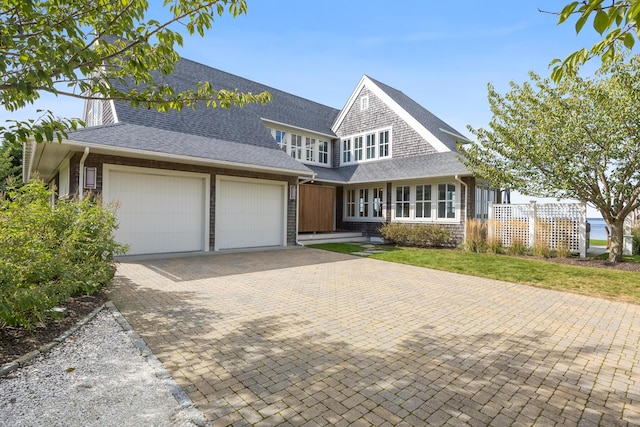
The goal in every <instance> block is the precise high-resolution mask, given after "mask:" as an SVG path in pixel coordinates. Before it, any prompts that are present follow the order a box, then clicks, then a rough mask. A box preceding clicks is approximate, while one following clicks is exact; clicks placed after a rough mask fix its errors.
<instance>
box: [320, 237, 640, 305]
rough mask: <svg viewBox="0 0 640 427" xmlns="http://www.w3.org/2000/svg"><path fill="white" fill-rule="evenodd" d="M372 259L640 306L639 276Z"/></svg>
mask: <svg viewBox="0 0 640 427" xmlns="http://www.w3.org/2000/svg"><path fill="white" fill-rule="evenodd" d="M334 245H336V246H334ZM354 246H355V247H357V249H356V248H353V247H354ZM314 247H316V248H318V249H326V250H334V248H336V247H341V248H343V250H342V251H341V252H342V253H352V252H358V251H359V250H361V249H362V248H361V247H360V245H357V244H326V245H314ZM386 248H389V249H391V248H390V247H386ZM347 250H349V251H350V252H347ZM370 258H375V259H379V260H384V261H390V262H398V263H402V264H409V265H415V266H419V267H426V268H433V269H436V270H444V271H450V272H454V273H461V274H467V275H471V276H477V277H486V278H489V279H497V280H504V281H507V282H513V283H521V284H526V285H532V286H537V287H540V288H545V289H555V290H562V291H570V292H577V293H580V294H584V295H591V296H599V297H605V298H610V299H615V300H619V301H626V302H633V303H636V304H640V273H636V272H629V271H621V270H614V269H607V268H596V267H581V266H574V265H566V264H560V263H554V262H550V261H544V260H538V259H530V258H522V257H512V256H507V255H494V254H478V253H472V252H464V251H461V250H454V249H449V250H448V249H416V248H393V250H389V251H388V252H385V253H380V254H374V255H371V256H370Z"/></svg>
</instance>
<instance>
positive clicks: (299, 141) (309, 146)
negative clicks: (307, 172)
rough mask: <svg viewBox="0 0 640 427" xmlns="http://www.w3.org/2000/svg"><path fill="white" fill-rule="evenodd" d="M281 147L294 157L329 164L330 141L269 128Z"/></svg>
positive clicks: (308, 161)
mask: <svg viewBox="0 0 640 427" xmlns="http://www.w3.org/2000/svg"><path fill="white" fill-rule="evenodd" d="M269 131H270V132H271V135H272V136H273V139H275V140H276V142H277V143H278V145H279V146H280V148H282V150H283V151H285V152H286V153H287V154H289V155H290V156H291V157H293V158H294V159H298V160H300V161H302V162H304V163H316V164H322V165H328V164H329V159H330V158H331V153H330V150H331V148H330V147H331V146H330V144H329V142H327V141H322V140H319V139H317V138H314V137H312V136H308V135H300V134H296V133H292V132H286V131H284V130H281V129H271V128H269Z"/></svg>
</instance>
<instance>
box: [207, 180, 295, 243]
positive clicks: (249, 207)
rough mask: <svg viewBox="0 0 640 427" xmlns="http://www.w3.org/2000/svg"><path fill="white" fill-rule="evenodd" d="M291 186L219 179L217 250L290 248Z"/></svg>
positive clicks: (217, 187) (216, 204) (216, 218)
mask: <svg viewBox="0 0 640 427" xmlns="http://www.w3.org/2000/svg"><path fill="white" fill-rule="evenodd" d="M286 191H287V183H286V182H280V181H269V180H260V179H248V178H235V177H226V176H218V177H217V179H216V192H215V193H216V203H215V207H216V208H215V210H216V213H215V250H221V249H239V248H255V247H267V246H284V245H286V220H287V218H286V212H287V209H286V203H287V199H286Z"/></svg>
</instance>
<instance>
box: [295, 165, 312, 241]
mask: <svg viewBox="0 0 640 427" xmlns="http://www.w3.org/2000/svg"><path fill="white" fill-rule="evenodd" d="M315 178H316V174H315V172H314V173H313V175H312V176H311V178H302V177H298V185H297V186H296V246H302V243H300V241H299V240H298V234H299V233H298V230H299V228H300V197H299V196H300V184H306V183H307V182H311V183H313V180H314V179H315Z"/></svg>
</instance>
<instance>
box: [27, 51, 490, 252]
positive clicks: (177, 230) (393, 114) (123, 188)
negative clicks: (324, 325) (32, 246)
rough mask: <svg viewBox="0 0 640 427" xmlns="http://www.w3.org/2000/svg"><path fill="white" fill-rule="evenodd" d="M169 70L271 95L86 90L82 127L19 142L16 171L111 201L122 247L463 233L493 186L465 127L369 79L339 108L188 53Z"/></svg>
mask: <svg viewBox="0 0 640 427" xmlns="http://www.w3.org/2000/svg"><path fill="white" fill-rule="evenodd" d="M165 78H166V79H167V80H168V83H170V84H172V85H174V86H176V87H178V88H179V89H180V88H186V87H187V86H192V85H193V84H194V83H195V82H199V81H209V82H211V83H212V85H213V87H220V88H229V89H233V88H238V89H240V90H242V91H245V92H253V93H257V92H260V91H264V90H266V91H269V92H270V93H271V94H272V96H273V101H272V102H271V103H270V104H268V105H266V106H262V105H249V106H246V107H244V108H242V109H240V108H231V109H220V108H218V109H206V108H200V109H197V110H195V111H194V110H191V109H185V110H183V111H181V112H179V113H178V112H170V113H159V112H156V111H154V110H149V109H136V108H132V107H131V106H129V105H127V104H125V103H119V102H113V101H92V102H88V103H87V104H86V105H85V111H84V120H85V122H86V123H87V127H86V128H84V129H81V130H78V131H75V132H71V133H70V134H69V139H68V140H66V141H64V142H63V143H62V144H58V143H46V144H35V143H31V144H27V145H26V146H25V162H24V176H26V177H28V176H30V175H31V173H33V172H36V171H37V172H39V173H40V176H42V177H43V178H44V179H45V180H47V181H50V182H54V183H55V184H56V185H57V188H58V192H59V194H60V195H61V196H64V195H66V194H77V193H78V190H79V189H81V190H82V191H83V192H84V191H88V190H90V191H93V192H95V193H101V194H102V196H103V200H105V201H111V200H116V201H118V203H119V205H120V206H119V208H118V211H117V216H118V220H119V224H120V228H119V230H118V232H117V236H116V237H117V239H118V240H120V241H121V242H123V243H127V244H129V245H130V252H129V253H130V254H149V253H168V252H188V251H212V250H216V251H217V250H226V249H236V248H255V247H272V246H291V245H296V244H297V243H298V242H299V241H301V240H304V239H312V240H314V239H315V240H314V241H318V240H317V238H318V236H320V235H323V236H324V234H323V233H335V232H336V231H350V232H356V233H358V235H361V236H362V237H363V238H372V237H376V236H377V230H378V228H379V227H380V226H381V225H382V224H383V223H385V222H403V223H426V224H440V225H442V226H445V227H450V228H453V229H454V231H455V232H456V235H457V236H458V238H459V239H460V238H461V237H462V234H463V229H464V223H465V220H466V218H484V217H486V213H487V205H488V202H489V201H492V200H494V199H495V197H496V196H497V193H496V192H495V191H493V190H491V189H489V188H488V187H487V186H486V185H484V184H482V183H480V182H477V181H476V179H474V178H473V177H472V176H471V174H470V173H469V172H468V171H467V170H466V168H465V167H464V165H463V164H462V163H461V162H460V161H459V160H458V159H457V153H456V144H457V143H458V142H465V141H466V139H465V137H464V136H463V135H461V134H460V133H459V132H457V131H456V130H455V129H453V128H452V127H450V126H449V125H447V124H446V123H445V122H443V121H442V120H440V119H439V118H437V117H436V116H434V115H433V114H431V113H430V112H429V111H427V110H426V109H425V108H423V107H422V106H420V105H419V104H417V103H416V102H415V101H413V100H412V99H411V98H409V97H408V96H406V95H405V94H404V93H402V92H400V91H398V90H396V89H393V88H391V87H389V86H387V85H385V84H382V83H380V82H378V81H376V80H374V79H372V78H369V77H367V76H364V77H363V78H362V79H361V80H360V82H359V83H358V85H357V87H356V88H355V90H354V91H353V93H352V94H351V96H350V98H349V99H348V101H347V103H346V104H345V106H344V108H343V109H342V110H337V109H334V108H331V107H328V106H325V105H321V104H318V103H316V102H313V101H309V100H307V99H303V98H301V97H298V96H295V95H292V94H289V93H286V92H283V91H280V90H278V89H274V88H271V87H267V86H265V85H261V84H259V83H256V82H253V81H250V80H247V79H244V78H241V77H238V76H235V75H231V74H228V73H225V72H223V71H220V70H217V69H214V68H211V67H208V66H205V65H202V64H199V63H196V62H193V61H189V60H186V59H183V60H181V61H180V62H179V63H178V64H177V66H176V69H175V72H174V73H173V74H172V75H170V76H168V77H165ZM349 238H353V236H350V237H349Z"/></svg>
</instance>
